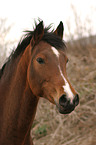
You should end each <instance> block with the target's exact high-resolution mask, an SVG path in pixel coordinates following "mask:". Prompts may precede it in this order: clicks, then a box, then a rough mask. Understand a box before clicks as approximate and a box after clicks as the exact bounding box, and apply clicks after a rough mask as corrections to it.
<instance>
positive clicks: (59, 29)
mask: <svg viewBox="0 0 96 145" xmlns="http://www.w3.org/2000/svg"><path fill="white" fill-rule="evenodd" d="M63 31H64V26H63V22H62V21H61V22H60V24H59V25H58V27H57V29H56V30H55V31H54V33H55V34H56V35H58V36H59V37H61V39H62V38H63Z"/></svg>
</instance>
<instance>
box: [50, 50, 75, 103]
mask: <svg viewBox="0 0 96 145" xmlns="http://www.w3.org/2000/svg"><path fill="white" fill-rule="evenodd" d="M51 49H52V51H53V53H54V54H55V55H56V57H57V58H58V60H59V55H60V53H59V52H58V50H57V49H56V48H54V47H51ZM58 68H59V71H60V74H61V76H62V78H63V80H64V82H65V85H63V86H62V87H63V89H64V92H65V93H66V95H67V97H68V98H69V99H70V100H71V102H72V100H73V98H74V94H73V93H72V91H71V88H70V85H69V83H68V82H67V80H66V78H65V77H64V75H63V72H62V70H61V67H60V63H59V65H58Z"/></svg>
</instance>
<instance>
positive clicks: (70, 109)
mask: <svg viewBox="0 0 96 145" xmlns="http://www.w3.org/2000/svg"><path fill="white" fill-rule="evenodd" d="M57 108H58V111H59V113H61V114H70V113H71V112H72V111H73V110H74V109H75V107H71V108H64V107H62V106H60V105H59V106H58V107H57Z"/></svg>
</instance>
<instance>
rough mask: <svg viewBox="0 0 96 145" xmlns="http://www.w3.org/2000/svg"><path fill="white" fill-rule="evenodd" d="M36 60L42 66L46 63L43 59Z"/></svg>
mask: <svg viewBox="0 0 96 145" xmlns="http://www.w3.org/2000/svg"><path fill="white" fill-rule="evenodd" d="M36 60H37V62H38V63H40V64H44V63H45V62H44V59H43V58H41V57H38V58H37V59H36Z"/></svg>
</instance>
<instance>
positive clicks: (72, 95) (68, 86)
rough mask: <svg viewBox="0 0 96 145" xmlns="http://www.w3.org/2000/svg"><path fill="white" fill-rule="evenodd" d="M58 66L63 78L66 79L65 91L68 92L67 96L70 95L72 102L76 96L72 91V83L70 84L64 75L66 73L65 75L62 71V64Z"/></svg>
mask: <svg viewBox="0 0 96 145" xmlns="http://www.w3.org/2000/svg"><path fill="white" fill-rule="evenodd" d="M58 68H59V70H60V74H61V76H62V78H63V80H64V82H65V85H63V89H64V92H65V93H66V95H67V97H68V98H69V99H70V100H71V102H72V100H73V98H74V94H73V93H72V91H71V88H70V85H69V83H68V82H67V80H66V78H65V77H64V75H63V73H62V70H61V68H60V65H59V66H58Z"/></svg>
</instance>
